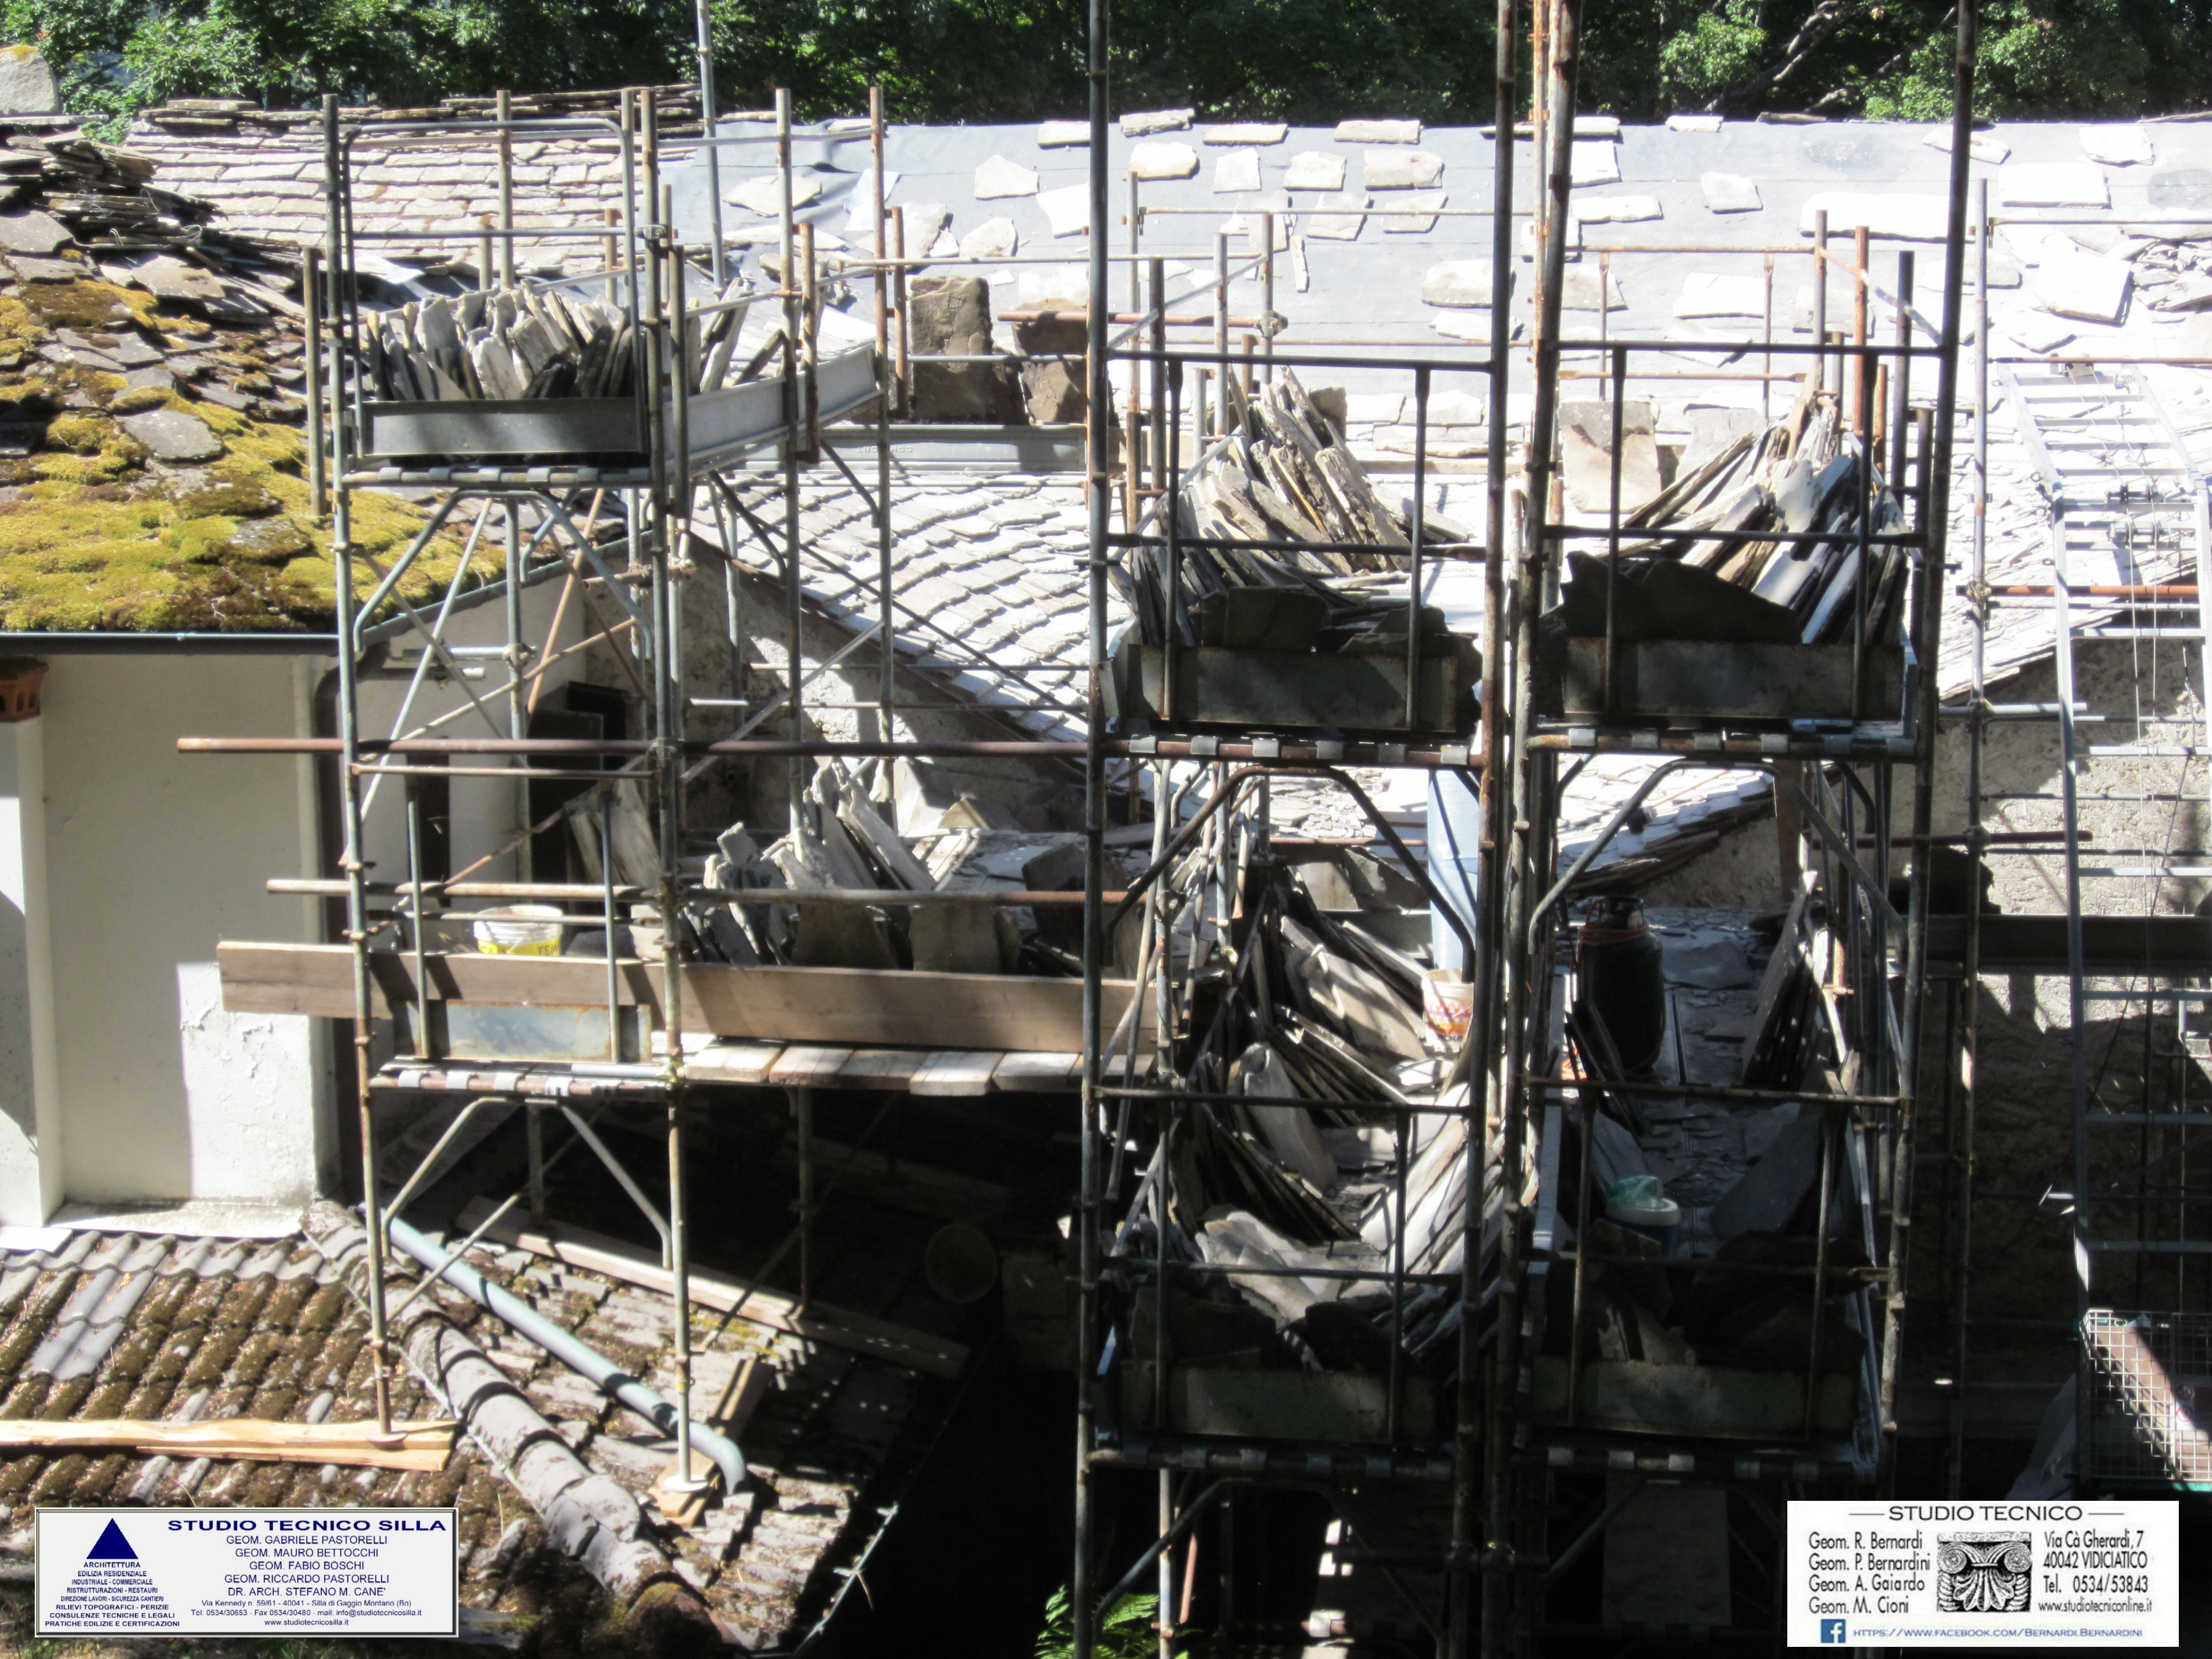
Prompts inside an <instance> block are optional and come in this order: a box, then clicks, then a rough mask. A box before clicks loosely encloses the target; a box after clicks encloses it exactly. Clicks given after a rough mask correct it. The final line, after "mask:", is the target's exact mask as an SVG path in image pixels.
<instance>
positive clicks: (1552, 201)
mask: <svg viewBox="0 0 2212 1659" xmlns="http://www.w3.org/2000/svg"><path fill="white" fill-rule="evenodd" d="M1582 9H1583V0H1556V3H1554V4H1553V5H1552V6H1551V7H1550V12H1551V32H1550V59H1549V61H1550V67H1551V76H1550V83H1549V85H1547V87H1546V88H1545V89H1544V99H1545V106H1546V108H1547V111H1548V112H1549V114H1550V119H1549V120H1548V122H1547V125H1546V126H1545V128H1544V130H1543V137H1544V140H1545V143H1544V145H1543V150H1544V153H1543V154H1542V155H1540V156H1539V158H1538V165H1539V166H1540V167H1541V168H1542V169H1543V173H1542V178H1541V189H1540V191H1539V197H1540V199H1541V202H1542V203H1544V204H1547V208H1546V216H1545V221H1544V244H1543V258H1542V259H1541V261H1539V264H1538V273H1539V280H1538V283H1537V286H1536V295H1537V307H1536V319H1535V327H1534V329H1533V330H1532V332H1533V333H1534V337H1535V338H1534V352H1535V386H1534V393H1535V399H1534V405H1533V406H1532V408H1531V410H1530V413H1529V420H1528V463H1527V471H1528V538H1527V541H1526V543H1525V544H1524V546H1523V547H1522V557H1521V580H1520V581H1519V583H1518V584H1517V586H1518V589H1519V604H1520V609H1519V611H1517V612H1516V615H1515V617H1514V619H1513V624H1514V652H1513V708H1512V719H1513V755H1512V763H1513V796H1514V799H1513V811H1512V824H1511V829H1512V835H1513V839H1514V844H1515V845H1514V859H1513V865H1514V869H1515V871H1516V882H1515V885H1514V888H1513V890H1512V893H1511V895H1510V903H1511V905H1512V910H1511V916H1510V921H1509V922H1508V923H1507V931H1506V933H1505V936H1504V939H1502V940H1501V941H1500V945H1501V947H1502V948H1501V951H1500V954H1501V955H1502V954H1504V951H1511V952H1514V953H1515V954H1516V971H1515V972H1514V974H1513V976H1512V979H1511V981H1510V984H1509V985H1508V987H1507V993H1506V998H1505V1002H1506V1013H1505V1020H1504V1040H1503V1047H1502V1054H1501V1058H1502V1060H1503V1061H1504V1065H1503V1066H1502V1067H1501V1070H1500V1076H1499V1083H1498V1118H1499V1121H1500V1124H1501V1139H1500V1146H1499V1169H1500V1176H1501V1179H1502V1181H1503V1183H1504V1192H1503V1199H1502V1217H1501V1225H1500V1228H1499V1233H1498V1287H1499V1296H1498V1336H1497V1340H1496V1341H1495V1342H1493V1343H1492V1346H1491V1358H1492V1365H1491V1374H1490V1400H1489V1409H1488V1412H1487V1414H1486V1415H1487V1423H1486V1428H1487V1435H1486V1441H1485V1444H1484V1449H1483V1478H1484V1481H1485V1484H1486V1488H1487V1496H1488V1500H1489V1522H1488V1528H1487V1531H1488V1534H1489V1535H1488V1539H1487V1543H1488V1549H1487V1551H1486V1554H1485V1557H1484V1563H1483V1568H1484V1570H1483V1597H1482V1651H1483V1654H1484V1656H1485V1659H1505V1655H1506V1654H1507V1652H1508V1651H1509V1650H1510V1645H1511V1642H1512V1615H1513V1611H1514V1599H1515V1598H1514V1589H1515V1583H1516V1573H1515V1570H1514V1565H1513V1540H1514V1530H1515V1528H1514V1522H1515V1516H1514V1496H1515V1490H1514V1488H1515V1482H1514V1468H1513V1462H1512V1451H1513V1421H1514V1417H1515V1414H1516V1397H1517V1393H1518V1389H1519V1385H1520V1376H1521V1320H1522V1310H1521V1302H1520V1297H1519V1294H1518V1291H1519V1279H1520V1273H1521V1262H1520V1256H1521V1237H1520V1228H1521V1212H1520V1205H1519V1202H1518V1198H1519V1194H1520V1190H1521V1160H1522V1153H1523V1148H1524V1145H1525V1141H1526V1137H1527V1109H1526V1106H1525V1103H1523V1102H1522V1098H1521V1091H1520V1078H1521V1072H1522V1064H1523V1061H1524V1060H1525V1059H1526V1049H1527V1043H1526V1041H1525V1035H1524V1028H1525V1027H1526V1025H1527V1024H1528V1017H1529V999H1530V994H1531V983H1530V982H1531V980H1532V978H1533V976H1534V964H1533V963H1528V962H1521V961H1518V960H1517V957H1518V956H1519V953H1521V952H1523V951H1527V950H1528V944H1529V939H1530V935H1531V933H1532V924H1533V923H1534V921H1535V920H1536V918H1535V916H1534V914H1533V911H1534V897H1535V890H1536V889H1537V888H1538V887H1541V886H1542V885H1544V884H1545V883H1544V881H1543V880H1542V879H1541V872H1543V871H1544V870H1546V869H1547V868H1548V865H1547V862H1546V861H1545V860H1544V858H1543V851H1544V847H1545V844H1546V843H1545V840H1544V838H1543V837H1542V836H1541V835H1540V834H1538V833H1537V825H1538V823H1539V821H1540V819H1541V816H1542V814H1541V811H1540V810H1539V807H1540V803H1539V800H1538V796H1539V795H1540V794H1541V792H1542V790H1543V787H1544V785H1545V782H1546V780H1547V775H1548V774H1547V765H1548V763H1547V761H1546V760H1545V759H1544V758H1543V757H1539V756H1536V755H1535V753H1534V750H1531V749H1530V748H1529V747H1528V737H1529V732H1528V724H1529V721H1530V720H1531V718H1532V715H1533V710H1534V685H1533V675H1534V661H1535V612H1536V607H1537V604H1538V601H1539V599H1540V598H1541V592H1542V588H1541V583H1542V580H1543V577H1544V573H1545V571H1546V569H1547V567H1548V565H1549V562H1550V544H1549V541H1548V539H1547V536H1546V534H1545V523H1546V520H1547V518H1548V516H1549V514H1550V511H1551V496H1552V474H1553V468H1552V441H1553V427H1554V425H1555V423H1556V422H1557V419H1558V416H1559V300H1560V293H1561V287H1562V284H1563V283H1564V281H1565V269H1566V255H1567V248H1566V235H1567V223H1568V218H1569V213H1568V191H1569V189H1570V188H1571V185H1572V184H1573V175H1574V132H1575V88H1576V80H1577V70H1579V68H1580V55H1581V36H1582ZM1503 138H1504V131H1503V129H1501V131H1500V139H1501V142H1502V141H1503ZM1510 268H1511V267H1510V264H1501V265H1498V266H1497V267H1496V269H1497V270H1498V272H1499V273H1501V276H1502V273H1504V271H1506V270H1510ZM1498 298H1499V290H1498V289H1492V295H1491V299H1492V306H1493V310H1492V319H1493V320H1492V327H1491V335H1492V338H1493V339H1495V338H1496V337H1498V336H1499V335H1503V334H1508V333H1510V328H1509V327H1504V326H1500V325H1498V321H1497V320H1496V319H1497V316H1498V312H1497V309H1496V305H1497V301H1498Z"/></svg>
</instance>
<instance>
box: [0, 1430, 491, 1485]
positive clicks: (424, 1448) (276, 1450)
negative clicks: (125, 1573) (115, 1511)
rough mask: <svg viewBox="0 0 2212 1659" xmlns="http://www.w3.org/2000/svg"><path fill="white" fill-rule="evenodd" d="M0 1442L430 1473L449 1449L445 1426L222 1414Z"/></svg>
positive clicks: (19, 1435) (23, 1447)
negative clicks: (385, 1428)
mask: <svg viewBox="0 0 2212 1659" xmlns="http://www.w3.org/2000/svg"><path fill="white" fill-rule="evenodd" d="M0 1447H6V1448H8V1449H10V1450H15V1451H65V1452H76V1451H129V1452H138V1453H142V1454H143V1455H148V1456H153V1455H161V1456H167V1457H185V1458H191V1457H209V1458H214V1459H216V1460H218V1461H238V1462H264V1463H343V1464H345V1465H348V1466H349V1467H356V1468H374V1469H419V1470H422V1471H423V1472H424V1473H427V1474H435V1473H437V1472H438V1471H439V1470H441V1469H442V1468H445V1467H446V1460H447V1458H449V1457H450V1456H452V1455H453V1424H451V1423H447V1422H435V1423H394V1424H393V1425H392V1432H391V1433H390V1434H388V1435H386V1434H380V1433H378V1432H377V1428H376V1425H375V1424H374V1423H272V1422H269V1421H267V1420H265V1419H261V1418H251V1417H222V1418H214V1419H208V1420H205V1421H202V1422H197V1423H167V1422H163V1421H161V1419H146V1418H129V1417H111V1418H105V1419H94V1420H92V1421H88V1422H44V1421H40V1420H38V1419H28V1418H19V1419H11V1420H9V1421H5V1422H0Z"/></svg>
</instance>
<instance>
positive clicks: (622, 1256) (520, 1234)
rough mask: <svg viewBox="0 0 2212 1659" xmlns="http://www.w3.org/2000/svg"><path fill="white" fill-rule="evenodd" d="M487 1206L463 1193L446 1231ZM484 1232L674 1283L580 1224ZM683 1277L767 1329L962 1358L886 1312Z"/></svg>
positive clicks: (739, 1282) (929, 1364) (706, 1304)
mask: <svg viewBox="0 0 2212 1659" xmlns="http://www.w3.org/2000/svg"><path fill="white" fill-rule="evenodd" d="M491 1212H492V1205H491V1203H490V1200H487V1199H482V1198H478V1199H472V1200H470V1203H469V1206H468V1207H467V1208H466V1209H465V1210H463V1211H462V1212H461V1213H460V1215H459V1218H457V1219H456V1220H455V1222H454V1224H453V1225H454V1231H456V1232H460V1233H469V1232H473V1231H476V1229H477V1227H478V1226H480V1225H483V1219H484V1218H485V1217H486V1216H488V1215H489V1214H490V1213H491ZM484 1237H486V1238H488V1239H493V1240H496V1241H497V1242H498V1243H501V1244H507V1245H511V1246H513V1248H514V1249H522V1250H527V1251H529V1252H530V1253H531V1254H532V1255H542V1256H544V1257H546V1258H547V1259H548V1260H549V1261H559V1262H563V1263H565V1264H567V1265H568V1266H569V1267H580V1268H582V1269H583V1270H584V1271H586V1273H604V1274H605V1276H606V1277H607V1278H609V1279H620V1280H622V1282H623V1284H625V1285H637V1286H639V1287H640V1288H641V1289H643V1290H648V1291H660V1292H662V1293H663V1294H670V1293H672V1292H673V1291H674V1289H675V1283H674V1280H673V1279H671V1276H670V1274H669V1273H668V1271H667V1269H666V1268H665V1267H662V1266H661V1265H660V1258H659V1255H658V1254H657V1253H654V1252H649V1251H646V1250H642V1249H638V1248H637V1247H636V1246H635V1245H631V1244H625V1243H623V1242H622V1241H621V1240H620V1239H617V1238H609V1237H606V1235H605V1234H604V1233H595V1232H592V1231H589V1230H588V1229H586V1228H583V1227H570V1226H567V1225H563V1224H562V1223H560V1222H557V1221H549V1222H546V1223H545V1224H544V1225H542V1226H541V1225H523V1224H521V1223H520V1222H516V1221H512V1220H501V1221H497V1222H495V1223H494V1224H493V1225H491V1226H490V1227H489V1228H487V1229H485V1231H484ZM690 1277H691V1299H692V1300H693V1301H694V1302H696V1303H697V1304H699V1305H700V1306H701V1307H702V1308H714V1309H716V1310H719V1311H720V1312H723V1313H735V1314H736V1315H737V1316H738V1318H740V1319H747V1320H750V1321H751V1322H753V1323H754V1324H756V1325H761V1326H765V1327H766V1328H768V1329H769V1330H772V1331H787V1332H789V1333H790V1334H792V1335H793V1336H803V1337H805V1338H806V1339H807V1340H809V1341H812V1342H827V1343H829V1345H830V1346H833V1347H839V1348H849V1349H851V1350H852V1351H853V1352H855V1353H865V1354H872V1355H873V1356H875V1357H876V1358H878V1359H888V1360H890V1362H891V1363H892V1364H897V1365H904V1366H906V1367H908V1369H909V1370H917V1371H926V1372H927V1373H928V1374H929V1375H930V1376H959V1375H960V1373H961V1371H962V1370H963V1369H964V1368H965V1367H966V1365H967V1364H968V1349H967V1347H966V1346H965V1345H964V1344H962V1343H958V1342H954V1341H951V1340H947V1339H946V1338H944V1337H941V1336H932V1335H930V1334H928V1333H927V1332H926V1331H917V1330H911V1329H908V1328H907V1327H906V1326H903V1325H894V1324H892V1323H891V1322H890V1321H889V1320H885V1319H872V1318H870V1317H869V1316H867V1315H866V1314H857V1313H852V1312H848V1311H847V1310H844V1309H842V1308H832V1307H829V1305H827V1304H823V1303H820V1302H814V1303H809V1304H806V1305H805V1307H803V1308H802V1307H801V1306H800V1305H799V1301H798V1299H797V1298H796V1297H789V1296H786V1295H784V1294H783V1293H782V1292H781V1291H769V1290H763V1289H761V1288H759V1287H758V1286H757V1285H749V1284H747V1283H746V1282H745V1281H744V1279H732V1278H729V1277H728V1276H726V1275H725V1274H721V1273H702V1272H701V1271H700V1270H699V1269H698V1268H696V1267H694V1268H693V1269H692V1270H691V1275H690Z"/></svg>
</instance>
